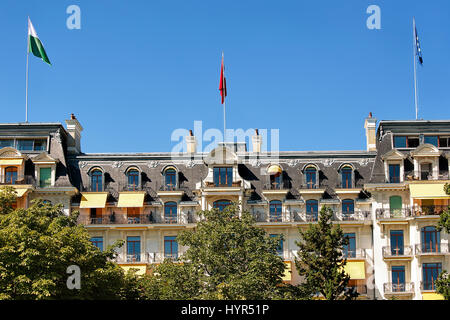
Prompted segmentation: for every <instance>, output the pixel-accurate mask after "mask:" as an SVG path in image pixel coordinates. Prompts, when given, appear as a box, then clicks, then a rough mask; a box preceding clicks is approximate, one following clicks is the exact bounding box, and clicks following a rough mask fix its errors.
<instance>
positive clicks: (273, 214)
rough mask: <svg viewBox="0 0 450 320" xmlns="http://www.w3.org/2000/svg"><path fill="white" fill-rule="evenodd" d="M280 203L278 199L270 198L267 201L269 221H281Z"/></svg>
mask: <svg viewBox="0 0 450 320" xmlns="http://www.w3.org/2000/svg"><path fill="white" fill-rule="evenodd" d="M281 211H282V204H281V201H279V200H272V201H270V203H269V213H270V214H269V219H270V222H281V221H282V217H281Z"/></svg>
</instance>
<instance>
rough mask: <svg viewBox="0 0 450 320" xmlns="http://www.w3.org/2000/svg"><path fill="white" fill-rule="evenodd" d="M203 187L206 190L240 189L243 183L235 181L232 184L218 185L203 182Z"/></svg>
mask: <svg viewBox="0 0 450 320" xmlns="http://www.w3.org/2000/svg"><path fill="white" fill-rule="evenodd" d="M202 186H203V187H206V188H238V187H241V186H242V181H233V182H231V183H220V182H219V183H216V182H211V181H206V182H202Z"/></svg>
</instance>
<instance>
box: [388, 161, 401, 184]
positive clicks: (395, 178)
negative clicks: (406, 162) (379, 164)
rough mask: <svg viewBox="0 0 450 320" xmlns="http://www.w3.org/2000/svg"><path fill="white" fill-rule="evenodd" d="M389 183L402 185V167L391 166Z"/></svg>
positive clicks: (397, 165)
mask: <svg viewBox="0 0 450 320" xmlns="http://www.w3.org/2000/svg"><path fill="white" fill-rule="evenodd" d="M389 183H400V165H399V164H390V165H389Z"/></svg>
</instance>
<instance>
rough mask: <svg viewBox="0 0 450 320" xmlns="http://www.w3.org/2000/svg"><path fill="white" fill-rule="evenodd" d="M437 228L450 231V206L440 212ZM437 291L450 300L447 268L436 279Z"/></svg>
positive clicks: (448, 188)
mask: <svg viewBox="0 0 450 320" xmlns="http://www.w3.org/2000/svg"><path fill="white" fill-rule="evenodd" d="M444 192H445V193H446V194H448V195H450V185H449V184H448V183H446V184H445V185H444ZM437 229H438V230H439V231H441V230H442V229H444V230H445V232H447V234H448V233H450V208H447V210H444V212H442V213H441V214H440V216H439V222H438V227H437ZM436 292H437V293H439V294H442V295H443V296H444V298H445V299H446V300H450V277H449V274H448V272H447V271H446V270H443V271H442V272H441V274H440V275H439V277H438V278H437V279H436Z"/></svg>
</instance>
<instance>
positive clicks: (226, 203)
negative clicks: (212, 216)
mask: <svg viewBox="0 0 450 320" xmlns="http://www.w3.org/2000/svg"><path fill="white" fill-rule="evenodd" d="M230 204H231V201H230V200H217V201H215V202H214V203H213V208H214V209H219V211H223V210H224V209H225V208H226V207H228V206H229V205H230Z"/></svg>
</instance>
